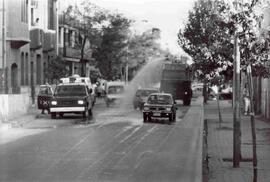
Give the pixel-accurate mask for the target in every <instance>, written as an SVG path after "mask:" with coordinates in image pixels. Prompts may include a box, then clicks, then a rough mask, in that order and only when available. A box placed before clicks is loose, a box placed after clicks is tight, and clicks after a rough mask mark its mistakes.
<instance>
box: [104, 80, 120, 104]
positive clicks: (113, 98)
mask: <svg viewBox="0 0 270 182" xmlns="http://www.w3.org/2000/svg"><path fill="white" fill-rule="evenodd" d="M124 90H125V82H120V81H115V82H114V81H113V82H107V84H106V86H105V92H106V96H105V102H106V105H107V107H109V106H110V105H111V104H120V102H121V100H122V98H123V94H124Z"/></svg>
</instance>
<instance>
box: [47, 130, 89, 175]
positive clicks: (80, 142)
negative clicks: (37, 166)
mask: <svg viewBox="0 0 270 182" xmlns="http://www.w3.org/2000/svg"><path fill="white" fill-rule="evenodd" d="M90 135H92V133H91V132H90V133H89V134H88V135H86V136H85V137H83V138H82V139H81V140H80V141H79V142H78V143H76V144H75V145H73V147H71V148H70V149H69V150H68V151H67V152H65V153H64V154H63V155H62V156H61V157H60V158H59V159H57V160H55V161H54V162H53V163H52V164H51V165H50V166H49V167H48V168H47V169H46V170H45V171H44V172H43V175H42V176H45V175H46V173H47V172H49V170H50V169H52V168H53V167H54V166H55V165H56V164H58V163H59V162H60V161H61V160H62V159H64V158H65V157H66V156H67V155H68V154H70V153H71V152H72V150H74V149H75V148H76V147H78V146H79V145H80V144H82V143H83V142H84V141H85V140H86V139H87V138H88V137H89V136H90Z"/></svg>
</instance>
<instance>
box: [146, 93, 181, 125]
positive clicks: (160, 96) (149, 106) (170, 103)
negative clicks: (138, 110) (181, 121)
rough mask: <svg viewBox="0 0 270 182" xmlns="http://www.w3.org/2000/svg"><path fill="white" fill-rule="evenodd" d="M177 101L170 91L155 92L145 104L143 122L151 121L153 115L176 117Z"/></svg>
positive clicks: (171, 118)
mask: <svg viewBox="0 0 270 182" xmlns="http://www.w3.org/2000/svg"><path fill="white" fill-rule="evenodd" d="M176 110H177V107H176V103H175V101H174V99H173V97H172V94H169V93H153V94H150V95H149V96H148V98H147V101H146V103H145V104H144V106H143V122H147V121H151V119H152V117H158V118H169V121H170V122H174V121H175V119H176Z"/></svg>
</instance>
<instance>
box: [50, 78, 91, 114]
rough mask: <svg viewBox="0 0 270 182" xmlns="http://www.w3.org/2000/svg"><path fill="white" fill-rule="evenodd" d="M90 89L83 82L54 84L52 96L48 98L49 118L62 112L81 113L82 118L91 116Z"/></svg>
mask: <svg viewBox="0 0 270 182" xmlns="http://www.w3.org/2000/svg"><path fill="white" fill-rule="evenodd" d="M91 93H92V89H89V88H88V87H87V86H86V85H85V84H83V83H61V84H59V85H57V86H56V88H55V92H54V96H53V98H52V99H51V100H50V113H51V118H56V116H57V114H59V116H60V117H63V115H64V113H75V114H82V117H83V118H86V116H87V115H88V116H92V108H93V105H92V102H93V101H92V97H91Z"/></svg>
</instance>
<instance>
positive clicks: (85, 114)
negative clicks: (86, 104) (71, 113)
mask: <svg viewBox="0 0 270 182" xmlns="http://www.w3.org/2000/svg"><path fill="white" fill-rule="evenodd" d="M86 116H87V111H83V112H82V117H83V119H85V118H86Z"/></svg>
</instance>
